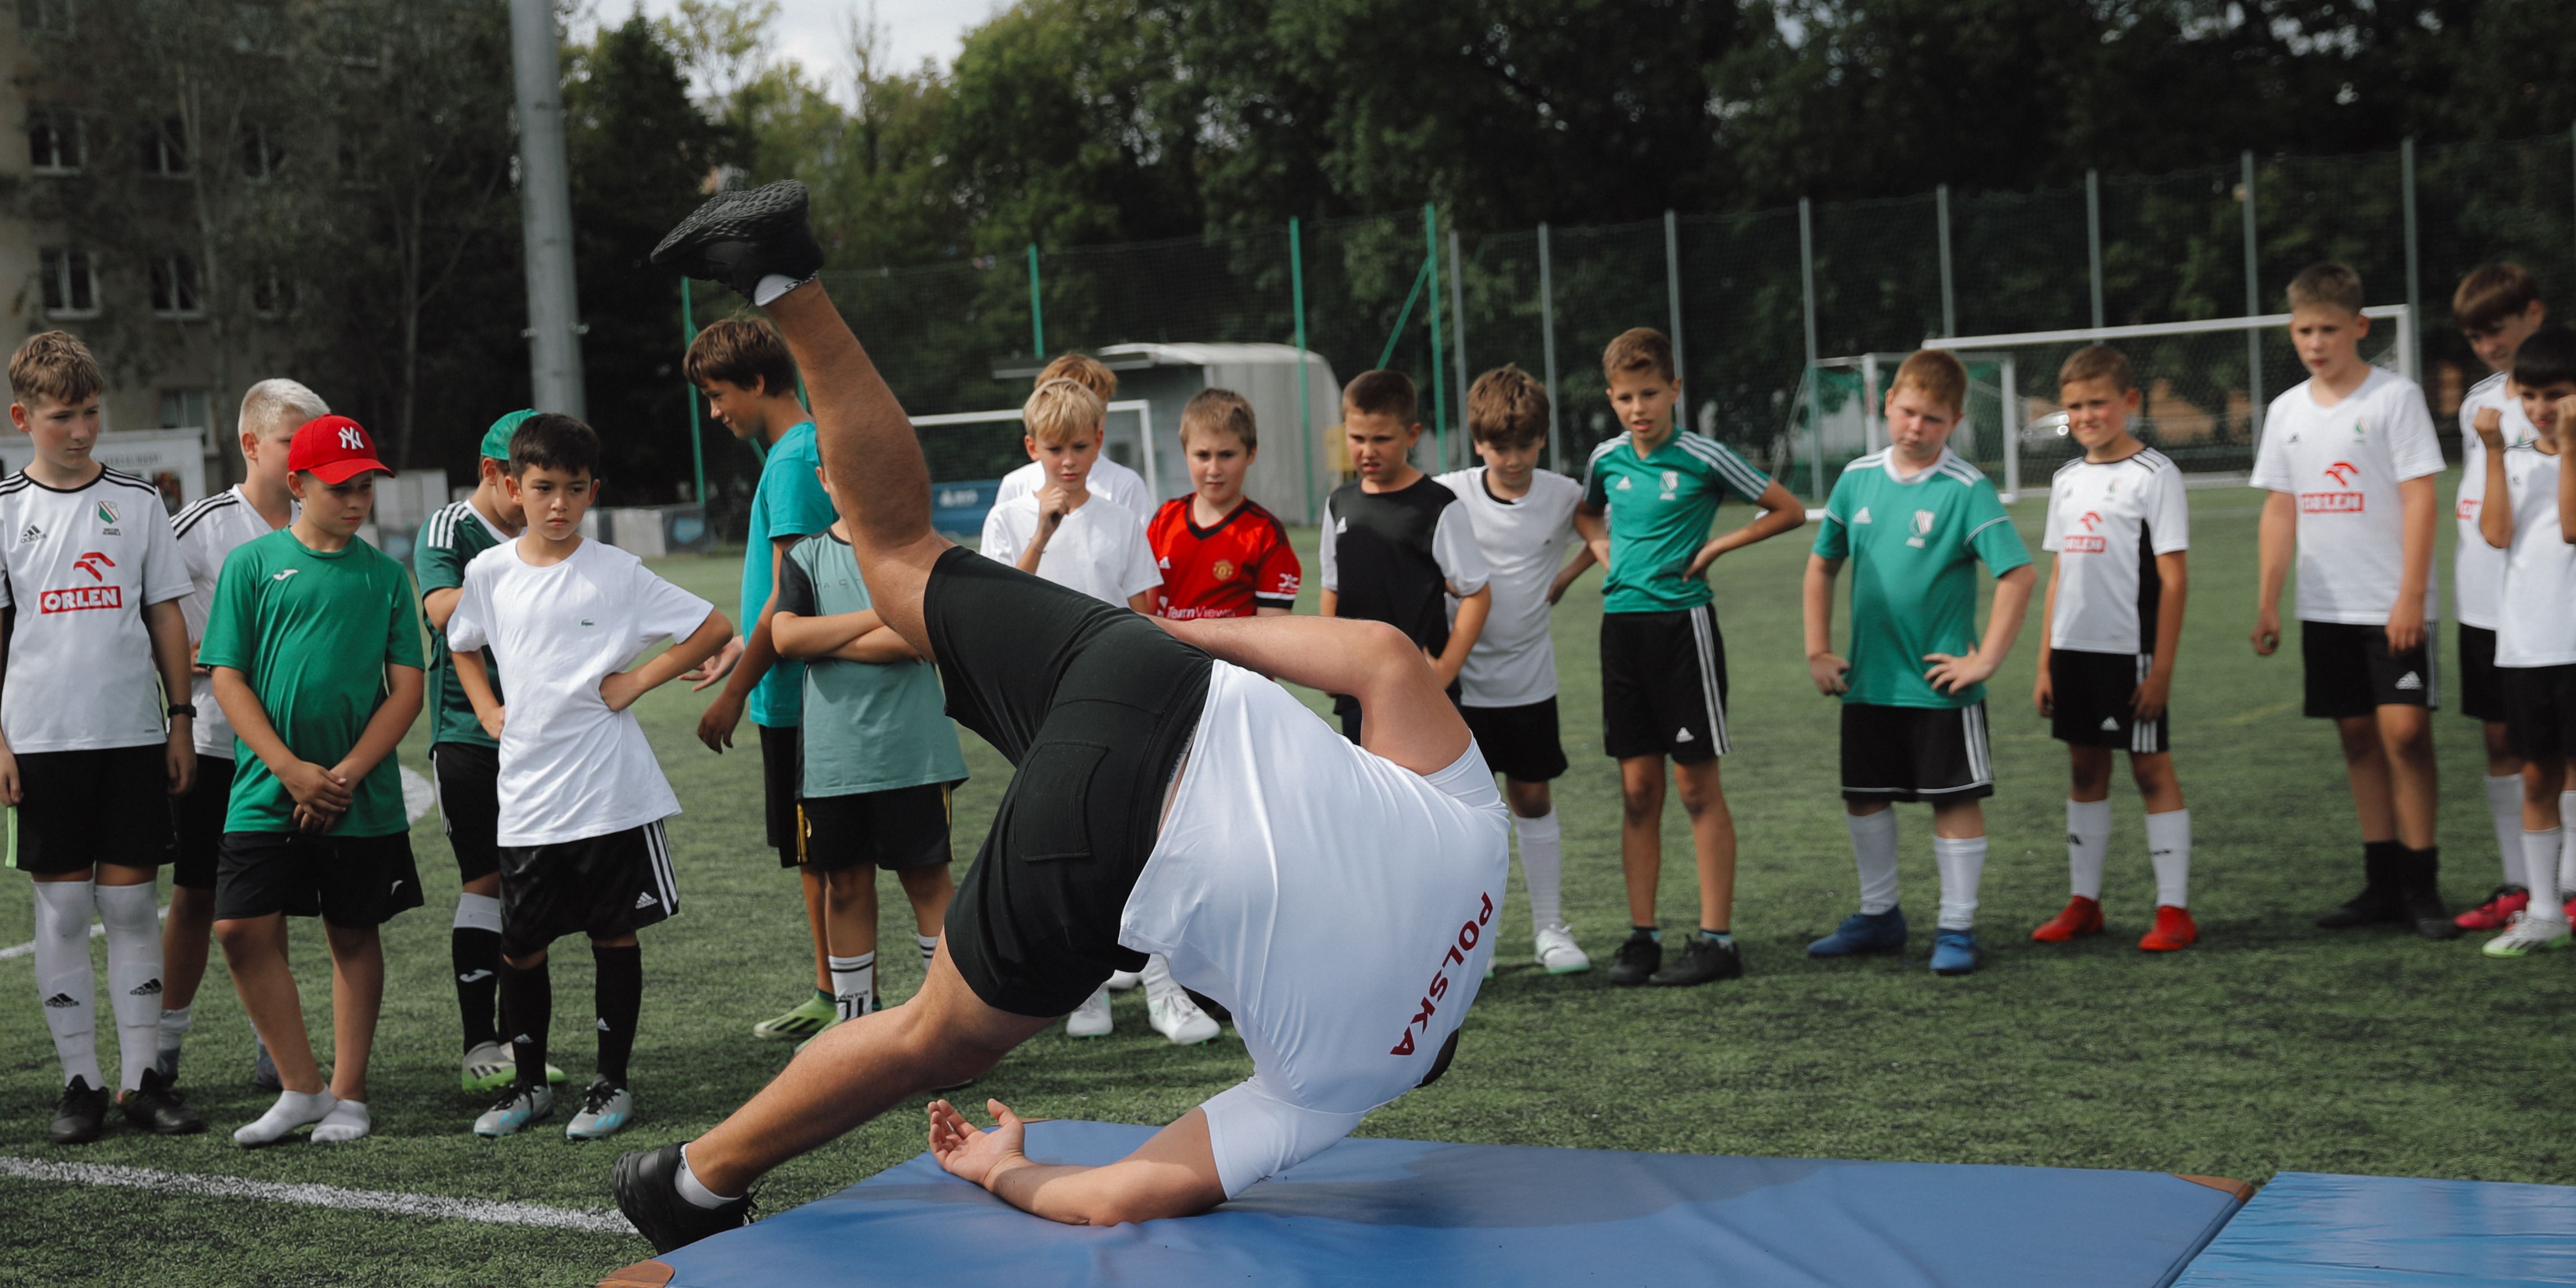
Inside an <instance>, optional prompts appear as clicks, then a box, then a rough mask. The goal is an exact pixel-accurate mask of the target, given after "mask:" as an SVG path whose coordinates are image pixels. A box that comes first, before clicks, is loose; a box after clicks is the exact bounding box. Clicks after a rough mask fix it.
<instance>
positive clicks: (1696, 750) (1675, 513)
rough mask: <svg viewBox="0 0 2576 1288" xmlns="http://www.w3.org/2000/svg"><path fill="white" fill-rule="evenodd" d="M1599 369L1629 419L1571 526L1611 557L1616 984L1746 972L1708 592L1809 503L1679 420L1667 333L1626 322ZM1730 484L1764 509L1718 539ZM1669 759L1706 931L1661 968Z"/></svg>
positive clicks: (1604, 697)
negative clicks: (1742, 551) (1730, 562)
mask: <svg viewBox="0 0 2576 1288" xmlns="http://www.w3.org/2000/svg"><path fill="white" fill-rule="evenodd" d="M1601 374H1602V376H1603V377H1604V378H1605V379H1606V380H1607V382H1608V384H1609V387H1610V408H1611V410H1612V411H1615V412H1617V413H1618V415H1619V421H1620V424H1621V426H1622V427H1623V428H1624V429H1625V430H1626V431H1627V432H1625V433H1622V434H1620V435H1619V436H1618V437H1616V438H1612V439H1610V440H1609V441H1607V442H1604V443H1603V444H1601V446H1599V447H1597V448H1594V449H1593V452H1592V460H1591V463H1590V464H1589V465H1587V466H1586V467H1585V470H1584V483H1583V501H1582V504H1580V505H1578V506H1576V507H1575V511H1574V527H1575V531H1577V532H1579V533H1581V534H1582V535H1583V541H1584V545H1585V546H1586V548H1588V549H1589V550H1590V551H1591V554H1592V558H1593V559H1595V560H1597V561H1599V562H1600V564H1601V566H1602V568H1603V570H1604V572H1603V579H1602V587H1601V735H1602V742H1603V744H1604V746H1605V748H1606V749H1607V750H1608V751H1609V753H1610V754H1611V755H1612V756H1613V757H1616V758H1617V759H1618V761H1619V794H1620V804H1621V807H1622V811H1623V812H1622V817H1621V820H1620V827H1619V863H1620V867H1621V868H1622V869H1624V870H1625V872H1626V874H1627V877H1628V921H1629V925H1630V927H1631V929H1630V930H1629V933H1628V942H1626V943H1624V944H1622V945H1620V946H1619V955H1618V956H1617V957H1616V958H1614V959H1612V961H1611V964H1610V982H1611V983H1613V984H1647V983H1652V984H1660V985H1689V984H1706V983H1709V982H1710V981H1713V980H1720V979H1735V978H1737V977H1739V976H1741V975H1743V973H1744V961H1743V958H1742V957H1741V956H1739V955H1738V954H1737V952H1736V948H1735V936H1734V934H1733V929H1734V927H1733V924H1732V920H1733V914H1734V907H1735V819H1734V816H1732V815H1731V814H1729V813H1728V812H1727V809H1726V793H1725V792H1724V791H1723V790H1722V789H1721V788H1720V787H1719V785H1718V780H1717V758H1718V757H1719V756H1722V755H1725V754H1726V752H1727V750H1728V745H1727V737H1726V643H1725V640H1724V639H1723V638H1721V637H1720V636H1719V634H1718V631H1717V614H1716V612H1715V611H1714V610H1713V609H1712V608H1711V607H1710V605H1709V601H1710V599H1711V595H1710V592H1709V588H1708V580H1707V577H1708V566H1709V565H1710V564H1712V563H1714V562H1716V561H1717V557H1718V556H1720V555H1722V554H1725V553H1726V552H1727V551H1729V550H1734V549H1738V548H1740V547H1743V546H1749V545H1751V544H1753V543H1754V542H1756V541H1760V540H1762V539H1764V538H1766V537H1772V536H1777V535H1779V534H1780V533H1783V532H1787V531H1788V530H1789V529H1791V528H1794V527H1797V526H1798V525H1799V524H1801V523H1804V522H1806V521H1807V510H1806V507H1805V506H1804V505H1802V504H1800V503H1799V501H1798V498H1797V496H1796V495H1795V494H1794V493H1792V492H1790V491H1789V489H1787V488H1785V487H1782V486H1781V485H1780V484H1779V483H1777V482H1774V481H1773V480H1771V479H1770V478H1768V477H1766V476H1765V475H1764V474H1763V473H1762V472H1761V471H1760V470H1757V469H1755V468H1753V467H1752V466H1751V465H1748V464H1746V463H1745V461H1744V458H1743V457H1741V456H1738V455H1736V454H1735V452H1734V450H1733V449H1731V448H1729V447H1727V446H1726V445H1725V444H1723V443H1720V442H1718V441H1716V440H1714V439H1711V438H1707V437H1705V436H1702V435H1699V434H1694V433H1692V432H1690V431H1689V430H1687V429H1684V428H1682V427H1680V426H1679V425H1678V424H1676V423H1675V419H1674V412H1675V411H1676V409H1677V404H1678V403H1679V402H1680V400H1681V393H1682V387H1681V384H1680V382H1679V381H1677V380H1675V379H1674V372H1673V346H1672V342H1671V341H1669V340H1666V339H1665V338H1664V336H1663V333H1661V332H1659V331H1653V330H1649V329H1647V328H1645V327H1638V328H1636V329H1634V330H1631V331H1627V332H1624V333H1622V334H1621V335H1620V336H1619V338H1617V339H1615V340H1612V341H1611V342H1610V347H1609V349H1608V350H1607V351H1605V352H1604V353H1603V354H1602V355H1601ZM1730 494H1731V495H1733V496H1734V497H1735V498H1736V499H1737V500H1740V501H1749V502H1751V503H1752V504H1753V505H1755V506H1757V507H1759V508H1760V509H1761V511H1762V513H1761V514H1759V515H1757V516H1755V518H1754V520H1753V521H1752V522H1751V523H1748V524H1745V525H1744V526H1743V527H1741V528H1737V529H1736V530H1735V531H1733V532H1729V533H1727V534H1725V535H1724V536H1720V537H1714V538H1712V537H1710V536H1709V535H1708V528H1709V523H1710V521H1711V520H1713V519H1715V518H1716V517H1717V506H1718V502H1719V501H1720V500H1722V499H1724V498H1725V497H1726V496H1728V495H1730ZM1667 758H1669V759H1671V761H1672V762H1673V780H1674V781H1675V782H1676V783H1678V784H1680V786H1681V796H1682V811H1683V812H1684V813H1686V814H1688V815H1690V825H1691V848H1692V850H1693V851H1694V853H1695V855H1696V857H1697V858H1698V860H1699V931H1698V933H1697V934H1694V935H1692V936H1691V939H1690V942H1689V943H1688V944H1687V945H1685V946H1684V947H1683V948H1682V953H1681V960H1679V961H1676V962H1674V963H1673V964H1672V965H1671V966H1669V967H1665V966H1664V965H1663V957H1664V950H1663V945H1662V943H1661V942H1660V937H1661V932H1659V931H1658V930H1657V929H1656V925H1655V886H1656V883H1657V881H1658V880H1659V879H1660V878H1661V876H1662V874H1663V866H1664V836H1663V833H1664V761H1665V760H1666V759H1667Z"/></svg>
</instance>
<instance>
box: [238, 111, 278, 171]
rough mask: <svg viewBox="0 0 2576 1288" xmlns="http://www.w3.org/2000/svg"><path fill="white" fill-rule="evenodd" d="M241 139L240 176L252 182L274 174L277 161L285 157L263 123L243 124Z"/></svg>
mask: <svg viewBox="0 0 2576 1288" xmlns="http://www.w3.org/2000/svg"><path fill="white" fill-rule="evenodd" d="M241 141H242V153H241V161H242V177H243V178H245V179H249V180H251V181H252V182H254V183H257V182H263V181H265V180H267V179H268V177H269V176H271V175H274V174H276V173H277V166H278V163H279V162H281V161H283V160H285V159H286V153H285V152H284V150H283V149H280V148H279V147H278V146H277V143H276V141H275V140H274V139H272V138H271V137H270V136H269V133H268V127H267V126H265V125H245V126H243V127H242V136H241Z"/></svg>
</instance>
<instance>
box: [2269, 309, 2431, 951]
mask: <svg viewBox="0 0 2576 1288" xmlns="http://www.w3.org/2000/svg"><path fill="white" fill-rule="evenodd" d="M2289 298H2290V342H2291V345H2292V346H2293V347H2294V348H2295V349H2296V350H2297V351H2298V355H2299V360H2300V361H2301V362H2302V363H2304V364H2305V365H2306V366H2307V369H2308V372H2309V378H2308V379H2307V380H2305V381H2303V382H2301V383H2300V384H2298V385H2295V386H2293V387H2291V388H2290V389H2289V390H2287V391H2286V392H2284V393H2283V394H2282V395H2281V396H2280V397H2278V398H2275V399H2273V400H2272V405H2271V408H2270V410H2269V411H2268V412H2266V413H2265V416H2264V420H2263V441H2262V445H2261V446H2260V447H2258V448H2257V449H2256V450H2255V454H2254V477H2253V484H2254V486H2255V487H2257V488H2261V489H2263V490H2264V491H2266V492H2268V493H2270V494H2271V495H2270V496H2269V498H2268V499H2266V500H2265V501H2264V502H2263V517H2262V522H2261V527H2260V534H2261V535H2260V538H2259V541H2260V551H2261V554H2260V581H2261V585H2260V589H2259V590H2258V591H2257V599H2256V601H2255V618H2254V652H2255V653H2256V654H2257V655H2258V656H2264V657H2269V656H2271V654H2272V653H2273V652H2274V651H2275V650H2277V649H2279V648H2280V646H2281V616H2280V601H2281V585H2282V583H2283V582H2284V581H2286V580H2287V579H2288V577H2289V572H2290V568H2291V564H2292V560H2293V558H2294V557H2295V559H2296V562H2297V566H2298V573H2299V600H2298V611H2299V653H2300V659H2301V661H2302V662H2303V663H2304V664H2305V669H2306V709H2307V713H2308V715H2309V717H2310V718H2313V719H2325V720H2332V721H2334V722H2335V731H2336V732H2337V733H2338V734H2339V735H2341V737H2342V740H2343V762H2344V772H2345V774H2346V775H2347V776H2348V777H2349V778H2350V779H2351V781H2352V802H2353V809H2354V811H2355V812H2356V813H2357V814H2359V815H2360V821H2361V840H2362V862H2363V867H2364V870H2365V872H2366V873H2367V877H2366V883H2365V884H2364V886H2363V888H2362V892H2361V893H2360V894H2358V895H2356V896H2354V897H2353V898H2352V899H2351V900H2350V901H2348V902H2346V903H2344V904H2342V905H2341V906H2339V907H2336V908H2334V909H2332V910H2330V911H2328V912H2326V913H2325V914H2324V915H2322V916H2320V917H2318V918H2317V925H2319V926H2321V927H2323V928H2325V929H2329V930H2336V929H2342V928H2344V927H2348V926H2361V925H2370V924H2374V923H2381V922H2402V923H2409V924H2412V925H2413V926H2414V927H2415V930H2416V933H2418V934H2421V935H2423V936H2424V937H2425V938H2427V939H2448V938H2451V937H2453V936H2456V935H2458V934H2459V933H2460V928H2459V927H2458V926H2457V925H2455V924H2453V923H2452V921H2451V917H2450V914H2449V913H2448V912H2447V911H2445V910H2444V909H2443V907H2442V893H2441V889H2440V885H2439V881H2438V876H2439V871H2440V855H2439V852H2438V851H2437V850H2436V849H2435V846H2434V839H2433V837H2434V833H2433V813H2434V803H2435V798H2436V792H2437V791H2438V783H2437V781H2436V779H2435V777H2434V770H2433V730H2432V720H2431V713H2432V710H2433V708H2434V707H2436V706H2438V705H2440V702H2441V685H2440V683H2439V678H2438V676H2437V675H2436V674H2435V672H2434V669H2433V663H2434V659H2435V657H2436V656H2437V654H2438V652H2439V650H2437V649H2435V648H2433V647H2432V643H2431V641H2432V637H2431V636H2430V635H2429V634H2428V633H2427V631H2426V623H2428V622H2430V621H2432V620H2433V619H2434V618H2435V616H2436V610H2435V607H2434V586H2433V580H2434V578H2433V532H2434V528H2435V526H2436V525H2437V524H2438V523H2439V522H2440V514H2439V510H2440V500H2439V498H2437V497H2436V496H2435V495H2434V490H2433V489H2434V479H2435V477H2436V476H2438V475H2440V474H2441V472H2442V445H2441V442H2440V441H2439V440H2438V439H2436V438H2434V436H2433V417H2432V415H2431V413H2430V412H2428V411H2427V410H2426V409H2425V406H2424V391H2423V390H2422V389H2419V388H2417V387H2416V385H2415V382H2413V381H2411V380H2408V379H2406V378H2404V377H2403V376H2399V375H2396V374H2394V373H2392V372H2389V371H2386V370H2383V369H2381V368H2379V367H2374V366H2372V365H2371V364H2369V363H2367V362H2364V361H2362V359H2361V353H2360V348H2359V346H2360V343H2361V338H2362V337H2363V336H2365V335H2367V334H2369V333H2370V319H2368V318H2366V317H2363V316H2362V315H2361V300H2362V294H2361V277H2360V275H2359V274H2357V273H2355V272H2353V271H2352V270H2351V269H2349V268H2346V267H2344V266H2343V265H2341V264H2317V265H2314V266H2311V267H2309V268H2308V269H2306V270H2304V271H2302V272H2301V273H2300V274H2299V275H2298V276H2297V277H2295V278H2293V279H2291V281H2290V289H2289Z"/></svg>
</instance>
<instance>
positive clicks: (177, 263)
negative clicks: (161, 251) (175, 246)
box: [152, 253, 206, 318]
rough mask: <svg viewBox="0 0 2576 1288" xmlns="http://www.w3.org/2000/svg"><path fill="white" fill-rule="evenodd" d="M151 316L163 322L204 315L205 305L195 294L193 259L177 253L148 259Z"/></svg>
mask: <svg viewBox="0 0 2576 1288" xmlns="http://www.w3.org/2000/svg"><path fill="white" fill-rule="evenodd" d="M152 312H153V313H154V315H156V316H159V317H165V318H196V317H204V316H205V315H206V307H205V303H204V301H203V300H202V299H201V298H200V297H199V293H198V279H197V261H196V260H195V259H194V258H191V257H190V256H188V255H185V254H180V253H172V254H168V255H155V256H153V257H152Z"/></svg>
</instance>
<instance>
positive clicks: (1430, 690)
mask: <svg viewBox="0 0 2576 1288" xmlns="http://www.w3.org/2000/svg"><path fill="white" fill-rule="evenodd" d="M1153 620H1154V622H1155V624H1156V625H1159V626H1161V627H1162V628H1163V629H1164V630H1166V631H1169V632H1171V633H1172V635H1173V637H1174V638H1176V639H1179V640H1181V641H1182V642H1184V643H1187V644H1191V645H1194V646H1196V647H1198V648H1202V649H1205V650H1207V651H1208V652H1209V653H1211V654H1213V655H1215V656H1217V657H1220V658H1223V659H1224V660H1226V661H1228V662H1232V663H1234V664H1235V665H1236V666H1240V667H1242V668H1244V669H1245V670H1248V671H1257V672H1259V673H1260V674H1263V675H1268V676H1275V677H1277V678H1279V679H1282V680H1286V681H1288V682H1289V683H1291V684H1302V685H1305V686H1306V687H1307V688H1310V689H1321V690H1323V691H1324V692H1326V693H1343V694H1348V695H1350V696H1351V697H1353V698H1357V699H1358V700H1359V704H1360V710H1361V711H1362V712H1364V713H1366V715H1367V719H1366V720H1364V721H1363V722H1362V723H1361V726H1360V742H1361V745H1362V746H1364V747H1366V748H1368V749H1369V750H1370V751H1373V752H1375V753H1377V754H1378V755H1381V756H1384V757H1386V758H1387V759H1389V760H1392V761H1394V762H1395V763H1397V764H1399V765H1402V766H1404V767H1405V768H1407V769H1410V770H1412V771H1413V772H1415V773H1417V774H1435V773H1438V772H1440V771H1441V770H1443V769H1447V768H1448V767H1449V766H1451V765H1453V764H1455V763H1457V760H1458V757H1460V756H1462V755H1465V754H1466V752H1467V746H1468V743H1469V741H1470V740H1469V738H1468V736H1467V722H1466V721H1465V720H1464V719H1463V718H1461V717H1460V716H1459V715H1458V708H1457V707H1455V706H1453V705H1451V704H1450V702H1449V695H1448V693H1447V692H1446V691H1445V690H1444V687H1443V686H1442V685H1441V683H1440V681H1439V677H1437V676H1435V675H1433V674H1432V672H1431V664H1430V663H1429V662H1427V661H1425V660H1423V657H1422V650H1420V649H1418V648H1415V647H1414V646H1413V641H1412V640H1410V639H1407V638H1405V634H1404V632H1402V631H1400V630H1397V629H1396V628H1394V627H1392V626H1389V625H1387V624H1386V623H1384V622H1368V621H1360V620H1358V619H1356V618H1346V617H1231V618H1219V619H1215V620H1205V619H1202V620H1199V621H1188V622H1176V621H1173V620H1171V619H1170V618H1165V617H1157V618H1155V619H1153Z"/></svg>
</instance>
